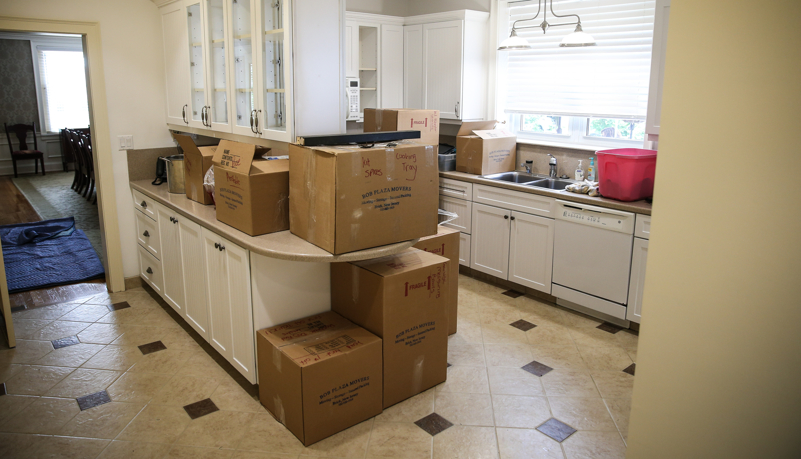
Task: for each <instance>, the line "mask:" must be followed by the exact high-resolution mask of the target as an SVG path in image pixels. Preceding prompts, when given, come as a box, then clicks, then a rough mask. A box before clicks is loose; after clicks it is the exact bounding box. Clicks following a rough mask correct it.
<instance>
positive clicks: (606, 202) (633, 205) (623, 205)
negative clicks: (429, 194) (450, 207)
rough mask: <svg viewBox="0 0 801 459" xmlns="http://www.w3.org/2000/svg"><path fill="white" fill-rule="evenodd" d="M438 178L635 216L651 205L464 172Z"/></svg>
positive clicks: (647, 212)
mask: <svg viewBox="0 0 801 459" xmlns="http://www.w3.org/2000/svg"><path fill="white" fill-rule="evenodd" d="M439 176H440V177H444V178H449V179H453V180H461V181H463V182H470V183H477V184H479V185H488V186H494V187H497V188H506V189H508V190H514V191H522V192H524V193H531V194H539V195H543V196H550V197H552V198H557V199H562V200H565V201H573V202H580V203H582V204H589V205H594V206H598V207H606V208H608V209H615V210H623V211H626V212H634V213H636V214H643V215H651V204H649V203H648V202H646V201H645V200H642V201H633V202H623V201H617V200H615V199H609V198H594V197H590V196H588V195H586V194H578V193H571V192H569V191H564V190H562V191H556V190H551V189H548V188H538V187H534V186H523V185H520V184H517V183H511V182H504V181H501V180H489V179H485V178H481V177H480V176H478V175H475V174H468V173H465V172H455V171H450V172H440V173H439ZM545 178H547V177H545Z"/></svg>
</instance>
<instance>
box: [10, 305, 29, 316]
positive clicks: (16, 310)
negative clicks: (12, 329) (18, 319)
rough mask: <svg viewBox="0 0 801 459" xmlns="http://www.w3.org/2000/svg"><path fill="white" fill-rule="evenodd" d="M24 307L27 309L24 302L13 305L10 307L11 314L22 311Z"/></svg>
mask: <svg viewBox="0 0 801 459" xmlns="http://www.w3.org/2000/svg"><path fill="white" fill-rule="evenodd" d="M26 309H28V308H26V307H25V305H24V304H23V305H21V306H14V307H13V308H11V313H12V314H13V313H15V312H20V311H24V310H26Z"/></svg>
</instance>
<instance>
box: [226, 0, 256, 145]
mask: <svg viewBox="0 0 801 459" xmlns="http://www.w3.org/2000/svg"><path fill="white" fill-rule="evenodd" d="M227 1H228V2H229V4H228V11H229V12H230V14H229V16H228V18H229V21H230V25H229V27H228V29H229V30H230V33H231V35H232V36H231V43H232V53H231V62H230V63H229V65H230V67H231V68H232V69H233V81H232V86H233V88H232V91H231V101H232V103H231V117H232V124H233V133H234V134H242V135H249V136H253V135H255V134H256V133H257V131H256V94H255V93H254V86H255V81H254V78H255V75H256V71H255V70H256V69H255V62H256V59H255V57H256V46H255V45H254V40H258V35H257V36H255V37H254V35H253V30H255V25H254V23H255V18H254V16H253V10H254V8H253V5H252V4H251V0H227Z"/></svg>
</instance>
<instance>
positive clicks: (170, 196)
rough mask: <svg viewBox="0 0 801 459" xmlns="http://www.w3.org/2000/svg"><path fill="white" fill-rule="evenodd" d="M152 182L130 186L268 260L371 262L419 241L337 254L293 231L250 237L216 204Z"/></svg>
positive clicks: (139, 182)
mask: <svg viewBox="0 0 801 459" xmlns="http://www.w3.org/2000/svg"><path fill="white" fill-rule="evenodd" d="M150 182H151V180H136V181H131V182H130V184H131V188H132V189H134V190H136V191H138V192H140V193H142V194H144V195H146V196H148V197H150V198H152V199H154V200H156V202H158V203H159V204H161V205H163V206H165V207H168V208H170V209H171V210H173V211H175V212H178V213H179V214H181V215H183V216H184V217H186V218H188V219H190V220H192V221H193V222H195V223H197V224H199V225H200V226H203V227H204V228H207V229H209V230H211V231H214V232H215V233H217V234H219V235H220V236H222V237H224V238H226V239H229V240H230V241H232V242H234V243H236V244H239V245H240V246H242V247H243V248H245V249H248V250H250V251H251V252H254V253H258V254H260V255H264V256H266V257H271V258H278V259H280V260H288V261H307V262H318V263H335V262H345V261H359V260H369V259H372V258H379V257H383V256H387V255H395V254H396V253H400V252H402V251H404V250H406V249H408V248H409V247H412V246H413V245H414V244H416V243H417V241H419V239H413V240H411V241H406V242H399V243H397V244H390V245H385V246H381V247H374V248H371V249H366V250H359V251H357V252H349V253H343V254H341V255H333V254H331V253H329V252H327V251H325V250H323V249H321V248H319V247H317V246H316V245H314V244H312V243H310V242H307V241H306V240H305V239H301V238H299V237H297V236H295V235H294V234H292V233H290V232H289V231H280V232H278V233H270V234H263V235H261V236H250V235H248V234H245V233H243V232H242V231H239V230H238V229H236V228H233V227H231V226H228V225H226V224H225V223H222V222H220V221H217V212H216V210H215V208H214V206H213V205H210V206H204V205H203V204H200V203H199V202H195V201H192V200H190V199H188V198H187V197H186V195H185V194H176V193H170V192H168V191H167V184H166V183H165V184H164V185H161V186H155V185H152V184H151V183H150Z"/></svg>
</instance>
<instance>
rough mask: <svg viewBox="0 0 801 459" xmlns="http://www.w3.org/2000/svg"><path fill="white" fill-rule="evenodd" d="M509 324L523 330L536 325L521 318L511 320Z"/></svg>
mask: <svg viewBox="0 0 801 459" xmlns="http://www.w3.org/2000/svg"><path fill="white" fill-rule="evenodd" d="M509 325H511V326H513V327H515V328H517V329H518V330H523V331H529V330H531V329H532V328H534V327H536V325H534V324H533V323H531V322H529V321H527V320H523V319H520V320H518V321H516V322H512V323H510V324H509Z"/></svg>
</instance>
